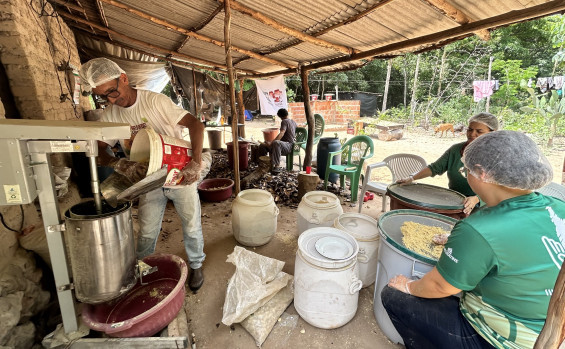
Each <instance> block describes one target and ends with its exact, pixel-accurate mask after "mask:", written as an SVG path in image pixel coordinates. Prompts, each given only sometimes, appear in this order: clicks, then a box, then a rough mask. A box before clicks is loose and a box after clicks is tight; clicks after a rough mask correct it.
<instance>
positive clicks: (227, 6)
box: [224, 0, 241, 195]
mask: <svg viewBox="0 0 565 349" xmlns="http://www.w3.org/2000/svg"><path fill="white" fill-rule="evenodd" d="M224 12H225V18H224V42H225V45H226V66H227V67H228V80H229V83H230V106H231V132H232V136H233V137H232V138H233V141H232V144H233V172H234V179H235V185H234V187H235V188H234V189H235V195H237V194H238V193H239V191H240V190H241V187H240V180H239V142H238V127H237V124H238V122H237V120H238V118H237V109H236V107H235V84H234V83H235V81H234V77H233V64H232V59H231V36H230V26H231V9H230V0H224Z"/></svg>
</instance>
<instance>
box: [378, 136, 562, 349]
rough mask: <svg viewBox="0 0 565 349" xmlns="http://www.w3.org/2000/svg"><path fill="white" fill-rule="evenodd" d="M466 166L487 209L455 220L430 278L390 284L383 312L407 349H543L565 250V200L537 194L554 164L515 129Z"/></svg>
mask: <svg viewBox="0 0 565 349" xmlns="http://www.w3.org/2000/svg"><path fill="white" fill-rule="evenodd" d="M462 160H463V166H464V167H463V168H462V172H463V173H464V174H465V175H466V176H467V181H468V182H469V185H470V186H471V188H472V189H473V191H474V192H475V193H477V195H479V197H480V198H481V199H482V200H483V201H484V202H485V203H486V207H484V208H483V209H481V210H479V211H477V212H476V213H474V214H473V215H471V216H469V217H467V218H465V219H463V220H460V221H458V222H457V223H456V224H455V226H454V227H453V230H452V231H451V235H450V236H449V237H448V239H447V242H446V244H445V247H444V249H443V252H442V254H441V256H440V258H439V260H438V262H437V264H436V266H435V267H434V268H433V269H432V270H431V271H430V272H428V273H427V274H425V275H424V276H423V277H422V278H421V279H419V280H411V279H409V278H408V277H406V276H404V275H397V276H395V277H393V278H392V279H391V280H389V282H388V286H385V287H384V288H383V290H382V292H381V298H382V303H383V306H384V308H385V310H386V312H387V313H388V315H389V316H390V319H391V321H392V323H393V325H394V327H395V328H396V330H397V331H398V333H399V334H400V336H401V337H402V339H403V340H404V344H405V345H406V347H407V348H493V347H495V348H533V347H534V344H535V342H536V340H537V338H538V336H539V333H540V332H541V330H542V328H543V326H544V323H545V320H546V317H547V311H548V306H549V301H550V298H551V294H552V293H553V288H554V285H555V282H556V280H557V276H558V274H559V270H560V268H561V264H562V262H563V259H562V257H558V256H563V254H562V253H563V251H564V248H565V246H564V245H563V244H564V242H565V236H564V235H565V233H564V232H565V202H563V201H561V200H559V199H556V198H553V197H550V196H544V195H542V194H539V193H536V192H533V190H536V189H538V188H541V187H543V186H544V185H546V184H547V183H549V182H551V179H552V177H553V170H552V167H551V165H550V164H549V161H548V160H547V159H546V157H545V156H544V155H543V153H542V151H541V150H540V149H539V148H538V147H537V146H536V144H535V143H534V142H533V141H532V140H531V139H530V138H529V137H528V136H526V135H525V134H523V133H520V132H515V131H497V132H492V133H488V134H486V135H484V136H481V137H479V138H477V139H476V140H474V141H473V143H471V144H469V145H468V146H467V147H466V148H465V152H464V155H463V159H462ZM461 291H463V292H462V296H461V299H459V298H457V297H455V295H456V294H458V293H460V292H461Z"/></svg>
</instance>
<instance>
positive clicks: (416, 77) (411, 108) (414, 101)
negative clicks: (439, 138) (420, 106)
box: [410, 54, 420, 123]
mask: <svg viewBox="0 0 565 349" xmlns="http://www.w3.org/2000/svg"><path fill="white" fill-rule="evenodd" d="M417 57H418V58H417V59H416V69H415V72H414V84H413V85H412V99H411V101H410V121H411V122H412V123H414V112H415V110H416V90H417V88H418V72H419V70H420V54H418V56H417Z"/></svg>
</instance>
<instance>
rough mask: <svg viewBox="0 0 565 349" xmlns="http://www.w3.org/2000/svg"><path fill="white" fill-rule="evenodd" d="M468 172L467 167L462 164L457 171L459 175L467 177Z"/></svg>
mask: <svg viewBox="0 0 565 349" xmlns="http://www.w3.org/2000/svg"><path fill="white" fill-rule="evenodd" d="M468 172H469V169H467V167H465V166H463V167H461V168H460V169H459V173H461V176H463V177H465V178H467V173H468Z"/></svg>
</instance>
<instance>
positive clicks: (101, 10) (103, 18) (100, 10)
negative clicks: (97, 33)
mask: <svg viewBox="0 0 565 349" xmlns="http://www.w3.org/2000/svg"><path fill="white" fill-rule="evenodd" d="M95 3H96V10H97V11H98V16H100V20H101V21H102V23H103V24H104V26H105V27H106V28H110V26H109V25H108V19H107V18H106V14H105V13H104V8H103V7H102V3H101V2H100V1H99V0H95ZM108 37H109V38H110V40H113V39H112V37H111V36H110V34H108Z"/></svg>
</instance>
